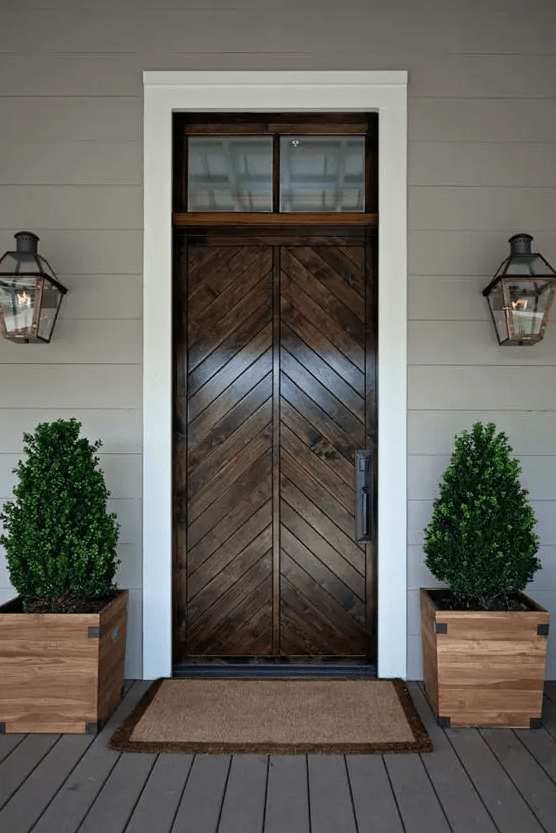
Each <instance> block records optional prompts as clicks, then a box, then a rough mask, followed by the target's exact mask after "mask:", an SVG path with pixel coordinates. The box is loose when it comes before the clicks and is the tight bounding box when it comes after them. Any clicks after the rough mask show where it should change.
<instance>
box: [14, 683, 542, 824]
mask: <svg viewBox="0 0 556 833" xmlns="http://www.w3.org/2000/svg"><path fill="white" fill-rule="evenodd" d="M148 685H149V684H148V683H145V682H134V683H129V684H128V687H127V693H126V696H125V698H124V701H123V702H122V704H121V705H120V707H119V709H118V711H117V712H116V714H115V715H114V716H113V718H112V720H110V722H109V723H108V724H107V725H106V727H105V728H104V730H103V731H102V732H101V733H100V734H99V735H97V736H96V737H91V736H83V735H65V736H64V735H17V736H16V735H3V736H0V808H1V809H0V830H1V831H6V833H27V832H28V831H33V833H77V831H79V833H124V831H125V833H170V832H171V833H209V832H210V833H371V831H374V832H376V833H449V832H450V831H453V833H473V832H474V831H476V832H477V833H495V831H500V833H514V832H515V831H519V833H541V832H542V831H546V833H556V682H549V683H547V684H546V688H545V708H544V726H543V728H541V729H532V730H506V729H495V730H492V729H491V730H486V729H483V730H476V729H445V730H444V729H441V728H439V727H438V726H437V724H436V722H435V721H434V719H433V717H432V714H431V711H430V709H429V707H428V705H427V703H426V701H425V699H424V697H423V693H422V690H421V687H420V685H419V684H417V683H411V684H410V688H411V692H412V695H413V699H414V702H415V705H416V706H417V708H418V710H419V712H420V714H421V717H422V719H423V721H424V723H425V725H426V727H427V729H428V731H429V734H430V736H431V739H432V742H433V744H434V751H433V752H432V753H429V754H424V755H418V754H399V755H346V756H343V755H308V756H304V755H302V756H295V757H281V756H270V757H269V756H267V755H233V756H220V755H218V756H213V755H195V756H193V755H169V754H164V755H150V754H144V753H119V752H114V751H112V750H110V749H108V748H107V745H106V744H107V740H108V738H109V737H110V735H111V734H112V732H113V731H114V729H115V728H116V726H117V725H118V724H119V723H120V721H121V720H122V719H123V718H124V717H125V716H126V715H127V714H128V713H129V711H130V710H131V709H132V708H133V706H134V705H135V703H136V702H137V701H138V700H139V698H140V697H141V695H142V694H143V692H144V691H145V689H146V688H147V687H148Z"/></svg>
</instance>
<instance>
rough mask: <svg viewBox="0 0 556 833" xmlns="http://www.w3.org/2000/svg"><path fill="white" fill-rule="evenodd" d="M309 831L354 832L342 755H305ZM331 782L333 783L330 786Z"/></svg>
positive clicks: (355, 831) (325, 832)
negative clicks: (309, 815)
mask: <svg viewBox="0 0 556 833" xmlns="http://www.w3.org/2000/svg"><path fill="white" fill-rule="evenodd" d="M308 761H309V806H310V813H311V830H314V831H318V833H338V831H340V830H341V831H342V833H357V826H356V821H355V810H354V807H353V800H352V797H351V789H350V783H349V779H348V771H347V767H346V761H345V758H344V756H343V755H309V756H308ZM332 785H334V786H333V787H332Z"/></svg>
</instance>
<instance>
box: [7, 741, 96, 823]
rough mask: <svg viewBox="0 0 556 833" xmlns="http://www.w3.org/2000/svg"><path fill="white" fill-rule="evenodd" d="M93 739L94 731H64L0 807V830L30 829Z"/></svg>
mask: <svg viewBox="0 0 556 833" xmlns="http://www.w3.org/2000/svg"><path fill="white" fill-rule="evenodd" d="M92 742H93V737H92V736H91V735H64V736H63V737H61V738H60V740H59V741H58V742H57V743H55V744H54V745H53V746H52V747H51V749H50V750H49V752H48V754H47V755H45V757H44V758H43V759H42V761H41V762H40V763H39V764H38V766H37V767H35V769H34V770H33V772H32V773H31V774H30V775H29V777H28V778H27V780H26V781H25V782H24V783H23V784H22V785H21V787H20V788H19V789H18V791H17V792H16V793H15V795H14V796H13V797H12V798H11V800H10V801H8V802H7V804H6V805H5V806H4V807H3V809H2V810H0V830H14V829H16V828H17V827H20V828H21V829H28V830H30V829H31V827H32V826H33V824H35V822H36V821H37V820H38V819H39V817H40V816H41V814H42V813H43V812H44V810H45V808H46V807H47V806H48V804H49V803H50V802H51V801H52V798H53V797H54V796H55V795H56V793H57V792H58V790H59V789H60V784H62V783H63V782H64V781H65V780H66V778H67V777H68V775H69V774H70V772H71V771H72V770H73V769H74V767H75V766H76V765H77V763H78V762H79V760H80V759H81V758H82V757H83V755H84V754H85V752H86V751H87V749H88V747H89V746H90V745H91V743H92Z"/></svg>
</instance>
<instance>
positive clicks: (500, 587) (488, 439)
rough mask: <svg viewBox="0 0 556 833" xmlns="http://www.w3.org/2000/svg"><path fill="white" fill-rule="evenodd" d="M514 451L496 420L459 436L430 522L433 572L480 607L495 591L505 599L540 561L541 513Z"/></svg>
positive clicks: (429, 553)
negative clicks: (537, 527) (531, 501)
mask: <svg viewBox="0 0 556 833" xmlns="http://www.w3.org/2000/svg"><path fill="white" fill-rule="evenodd" d="M511 452H512V448H511V447H510V446H509V444H508V438H507V437H506V435H505V434H504V433H503V432H499V433H497V432H496V426H495V425H494V424H493V423H492V422H491V423H488V425H483V424H482V423H481V422H477V423H475V425H473V427H472V429H471V431H463V432H462V434H461V435H460V436H459V437H458V436H456V438H455V446H454V452H453V454H452V459H451V461H450V464H449V466H448V468H447V469H446V471H445V472H444V476H443V479H442V481H441V483H440V495H439V497H438V498H437V499H436V500H435V501H434V504H433V511H432V518H431V521H430V523H429V525H428V526H427V528H426V529H425V544H424V550H425V553H426V555H427V558H426V564H427V567H428V568H429V570H430V571H431V573H432V574H433V575H434V576H435V577H436V578H437V579H438V580H439V581H442V582H444V583H446V584H447V585H448V586H449V587H450V589H451V590H452V592H453V593H455V594H456V595H457V596H459V597H460V598H462V599H463V598H466V599H467V601H468V602H469V601H472V602H475V603H476V606H477V607H479V608H489V607H491V606H492V604H493V602H494V600H495V597H498V600H499V601H501V602H502V604H503V603H504V600H506V599H507V598H508V595H509V594H510V593H511V592H512V591H516V590H523V589H524V588H525V586H526V585H527V583H528V582H529V581H531V579H532V578H533V574H534V573H535V570H537V569H539V568H540V566H541V563H540V561H539V560H538V558H536V553H537V550H538V542H539V539H538V536H537V535H535V534H534V532H533V528H534V526H535V524H536V518H535V515H534V513H533V510H532V509H531V506H530V505H529V503H528V501H527V494H528V492H527V490H526V489H522V488H521V485H520V481H519V475H520V474H521V467H520V465H519V462H518V460H516V459H514V458H512V457H511V456H510V455H511Z"/></svg>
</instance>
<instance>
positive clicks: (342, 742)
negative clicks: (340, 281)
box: [109, 678, 432, 755]
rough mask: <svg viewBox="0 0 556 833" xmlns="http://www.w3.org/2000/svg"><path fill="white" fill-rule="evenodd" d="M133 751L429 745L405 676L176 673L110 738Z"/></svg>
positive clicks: (415, 748) (407, 748) (413, 748)
mask: <svg viewBox="0 0 556 833" xmlns="http://www.w3.org/2000/svg"><path fill="white" fill-rule="evenodd" d="M109 745H110V747H111V748H112V749H118V750H124V751H131V752H177V751H181V752H196V753H214V754H217V753H220V754H230V753H235V752H251V753H263V754H264V753H272V754H289V755H291V754H302V753H318V752H321V753H342V754H344V753H357V752H359V753H371V752H429V751H430V750H431V749H432V745H431V742H430V739H429V737H428V735H427V732H426V731H425V728H424V726H423V724H422V722H421V719H420V718H419V715H418V714H417V711H416V709H415V707H414V705H413V703H412V701H411V697H410V695H409V691H408V689H407V687H406V685H405V683H404V682H403V681H402V680H376V679H371V680H369V679H365V680H362V679H354V680H345V679H342V680H338V679H333V680H326V679H318V680H307V679H272V680H269V679H264V680H261V679H258V680H254V679H241V680H237V679H198V678H196V679H174V680H158V681H157V682H155V683H153V685H152V686H151V687H150V689H149V690H148V691H147V693H146V694H145V696H144V697H143V699H142V700H141V701H140V703H139V704H138V705H137V706H136V708H135V709H134V711H133V712H132V714H131V715H130V717H129V718H128V719H127V720H126V721H125V722H124V723H123V725H122V726H120V728H119V729H117V731H116V732H115V733H114V735H113V736H112V739H111V740H110V744H109Z"/></svg>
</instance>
